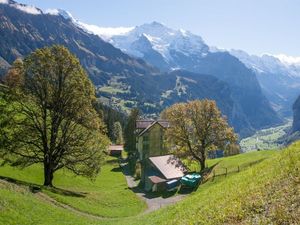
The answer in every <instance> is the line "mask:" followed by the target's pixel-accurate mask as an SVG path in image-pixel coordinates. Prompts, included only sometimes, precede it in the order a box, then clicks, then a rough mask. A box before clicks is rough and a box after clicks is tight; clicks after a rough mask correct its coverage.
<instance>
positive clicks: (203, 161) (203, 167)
mask: <svg viewBox="0 0 300 225" xmlns="http://www.w3.org/2000/svg"><path fill="white" fill-rule="evenodd" d="M204 169H205V158H204V159H201V160H200V172H201V171H203V170H204Z"/></svg>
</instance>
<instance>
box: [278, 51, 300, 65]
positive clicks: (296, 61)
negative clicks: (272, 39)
mask: <svg viewBox="0 0 300 225" xmlns="http://www.w3.org/2000/svg"><path fill="white" fill-rule="evenodd" d="M274 57H276V58H278V59H279V60H280V61H281V62H282V63H284V64H286V65H300V57H294V56H288V55H285V54H279V55H274Z"/></svg>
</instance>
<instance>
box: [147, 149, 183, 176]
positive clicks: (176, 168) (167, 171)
mask: <svg viewBox="0 0 300 225" xmlns="http://www.w3.org/2000/svg"><path fill="white" fill-rule="evenodd" d="M149 160H150V161H151V163H152V164H153V165H154V166H155V167H156V168H157V169H158V170H159V171H160V172H161V174H162V175H163V176H164V177H165V179H167V180H170V179H176V178H180V177H183V176H184V173H185V172H187V170H186V168H185V166H184V165H183V163H182V162H181V161H180V159H178V158H177V157H176V156H174V155H164V156H155V157H150V158H149Z"/></svg>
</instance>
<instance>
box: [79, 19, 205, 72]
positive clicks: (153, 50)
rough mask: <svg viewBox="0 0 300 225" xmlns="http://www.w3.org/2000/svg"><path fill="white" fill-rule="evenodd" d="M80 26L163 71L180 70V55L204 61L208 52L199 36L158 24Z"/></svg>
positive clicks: (80, 24)
mask: <svg viewBox="0 0 300 225" xmlns="http://www.w3.org/2000/svg"><path fill="white" fill-rule="evenodd" d="M77 23H78V22H77ZM78 25H79V26H81V27H82V28H84V29H86V30H87V31H89V32H92V33H94V34H96V35H99V36H100V37H102V38H103V39H105V40H107V41H109V42H110V43H111V44H113V45H114V46H115V47H117V48H120V49H121V50H122V51H124V52H126V53H128V54H129V55H133V56H135V57H139V58H143V59H145V60H146V61H148V62H149V63H152V64H153V65H155V66H157V67H159V68H160V69H162V70H169V69H170V68H172V69H174V68H176V69H177V68H178V62H177V61H178V55H195V56H197V57H203V56H205V55H206V54H207V53H208V50H209V48H208V46H207V45H206V44H205V43H204V41H203V40H202V38H201V37H200V36H197V35H194V34H192V33H191V32H189V31H185V30H183V29H180V30H174V29H171V28H168V27H166V26H165V25H163V24H161V23H158V22H152V23H147V24H143V25H141V26H136V27H128V28H124V27H123V28H100V27H97V26H91V25H87V24H82V23H79V24H78ZM158 62H159V63H158ZM179 68H180V67H179Z"/></svg>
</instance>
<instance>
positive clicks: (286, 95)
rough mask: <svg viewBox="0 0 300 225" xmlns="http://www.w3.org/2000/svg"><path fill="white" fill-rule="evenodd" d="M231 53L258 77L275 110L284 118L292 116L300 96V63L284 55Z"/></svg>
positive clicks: (235, 51)
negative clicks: (293, 108) (295, 103)
mask: <svg viewBox="0 0 300 225" xmlns="http://www.w3.org/2000/svg"><path fill="white" fill-rule="evenodd" d="M230 53H231V54H232V55H234V56H236V57H237V58H239V60H240V61H242V62H243V63H244V64H245V65H246V66H247V67H248V68H250V69H252V70H253V71H254V72H255V73H256V75H257V79H258V80H259V83H260V84H261V87H262V90H263V92H264V93H265V95H266V97H267V98H268V99H269V101H270V102H271V103H272V106H273V108H274V109H275V110H276V111H278V112H279V113H280V114H281V115H282V116H284V117H291V116H292V105H293V103H294V101H295V100H296V98H297V96H298V95H299V94H300V63H299V60H297V58H292V59H291V58H290V57H286V56H283V55H280V56H272V55H267V54H265V55H262V56H255V55H249V54H247V53H246V52H243V51H240V50H231V51H230Z"/></svg>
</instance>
